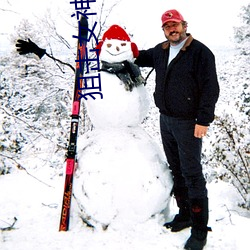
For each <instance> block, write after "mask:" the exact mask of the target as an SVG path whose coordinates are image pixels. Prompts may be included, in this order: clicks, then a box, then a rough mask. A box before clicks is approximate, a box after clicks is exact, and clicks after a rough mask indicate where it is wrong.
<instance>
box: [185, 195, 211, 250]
mask: <svg viewBox="0 0 250 250" xmlns="http://www.w3.org/2000/svg"><path fill="white" fill-rule="evenodd" d="M190 203H191V210H190V211H191V218H192V222H193V225H192V229H191V236H190V237H189V239H188V240H187V242H186V244H185V247H184V248H185V249H187V250H202V249H203V247H204V246H205V245H206V242H207V232H208V231H211V229H210V228H208V227H207V223H208V198H204V199H192V200H191V201H190Z"/></svg>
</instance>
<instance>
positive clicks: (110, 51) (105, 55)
mask: <svg viewBox="0 0 250 250" xmlns="http://www.w3.org/2000/svg"><path fill="white" fill-rule="evenodd" d="M100 60H101V61H105V62H109V63H117V62H122V61H126V60H127V61H131V62H133V60H134V56H133V52H132V49H131V42H127V41H121V40H117V39H111V40H105V41H104V43H103V45H102V49H101V53H100Z"/></svg>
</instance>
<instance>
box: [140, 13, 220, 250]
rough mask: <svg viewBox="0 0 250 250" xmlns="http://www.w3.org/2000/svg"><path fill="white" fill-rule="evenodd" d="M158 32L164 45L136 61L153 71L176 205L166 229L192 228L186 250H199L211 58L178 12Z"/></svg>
mask: <svg viewBox="0 0 250 250" xmlns="http://www.w3.org/2000/svg"><path fill="white" fill-rule="evenodd" d="M162 29H163V31H164V34H165V37H166V38H167V41H165V42H163V43H160V44H158V45H156V46H155V47H154V48H151V49H148V50H141V51H140V52H139V56H138V57H137V59H136V61H135V63H136V64H137V65H139V66H140V67H153V68H155V71H156V87H155V92H154V100H155V103H156V106H157V107H158V108H159V111H160V130H161V137H162V143H163V148H164V151H165V154H166V157H167V161H168V163H169V165H170V169H171V171H172V174H173V180H174V187H173V193H174V196H175V198H176V201H177V206H178V207H179V213H178V214H177V215H176V216H175V218H174V220H173V221H172V222H168V223H166V224H165V226H166V227H167V228H170V229H171V231H173V232H177V231H180V230H182V229H184V228H186V227H190V226H192V229H191V236H190V237H189V239H188V240H187V242H186V244H185V247H184V248H185V249H191V250H199V249H203V247H204V245H205V244H206V239H207V231H208V227H207V223H208V198H207V189H206V181H205V179H204V176H203V173H202V166H201V147H202V137H204V136H206V134H207V130H208V126H209V124H210V123H211V122H212V121H213V119H214V109H215V104H216V102H217V99H218V96H219V85H218V81H217V75H216V68H215V58H214V55H213V54H212V52H211V51H210V50H209V49H208V48H207V47H206V46H205V45H204V44H202V43H201V42H199V41H197V40H195V39H194V38H193V37H192V36H191V35H190V34H188V33H186V31H187V22H186V21H184V18H183V16H182V15H181V14H180V13H179V12H178V11H177V10H169V11H166V12H165V13H164V14H163V15H162Z"/></svg>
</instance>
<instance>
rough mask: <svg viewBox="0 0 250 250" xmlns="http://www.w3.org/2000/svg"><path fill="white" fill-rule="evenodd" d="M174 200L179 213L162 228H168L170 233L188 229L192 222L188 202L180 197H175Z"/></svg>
mask: <svg viewBox="0 0 250 250" xmlns="http://www.w3.org/2000/svg"><path fill="white" fill-rule="evenodd" d="M175 198H176V202H177V206H178V207H179V213H178V214H176V215H175V217H174V219H173V221H171V222H167V223H165V224H164V226H165V227H166V228H170V229H171V231H172V232H179V231H181V230H182V229H184V228H187V227H190V226H191V225H192V220H191V217H190V207H189V202H188V200H187V199H183V198H182V197H180V196H176V197H175Z"/></svg>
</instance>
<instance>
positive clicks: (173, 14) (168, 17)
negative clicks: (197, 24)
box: [161, 10, 184, 27]
mask: <svg viewBox="0 0 250 250" xmlns="http://www.w3.org/2000/svg"><path fill="white" fill-rule="evenodd" d="M161 21H162V27H163V26H164V25H165V24H166V23H167V22H177V23H180V22H182V21H184V18H183V16H182V15H181V13H180V12H178V11H177V10H168V11H166V12H164V13H163V15H162V17H161Z"/></svg>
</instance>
